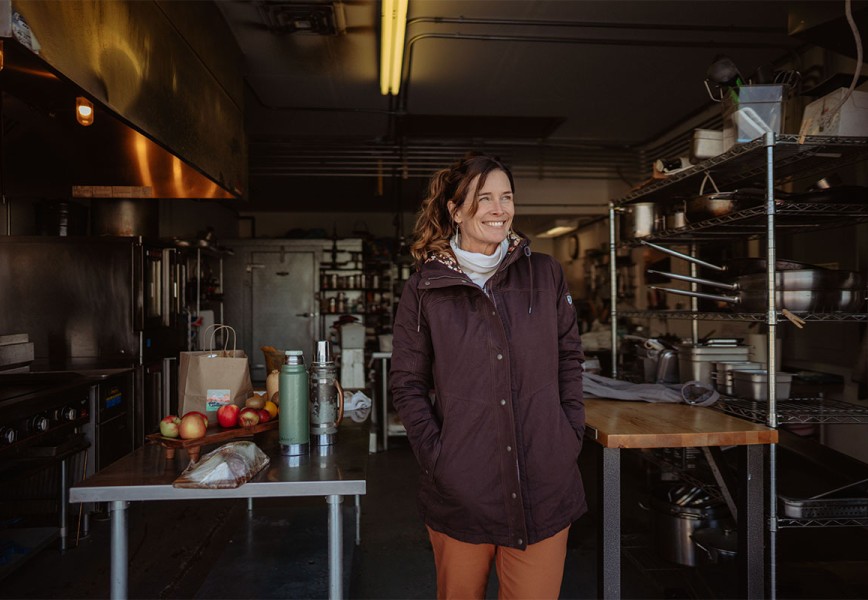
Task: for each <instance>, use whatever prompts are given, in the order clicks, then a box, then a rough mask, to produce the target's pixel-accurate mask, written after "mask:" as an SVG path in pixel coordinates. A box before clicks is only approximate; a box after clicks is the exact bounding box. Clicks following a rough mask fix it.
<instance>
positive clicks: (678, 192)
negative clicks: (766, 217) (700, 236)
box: [615, 135, 868, 206]
mask: <svg viewBox="0 0 868 600" xmlns="http://www.w3.org/2000/svg"><path fill="white" fill-rule="evenodd" d="M774 151H775V159H774V160H775V167H774V171H775V182H776V183H788V182H791V181H797V180H801V179H807V178H809V177H812V176H815V175H817V174H822V173H827V172H828V170H829V165H830V163H833V164H834V166H835V167H836V168H838V167H841V166H844V165H848V164H851V163H854V162H858V161H859V160H862V159H864V158H866V157H868V138H862V137H831V136H806V137H805V138H804V139H801V138H800V136H798V135H779V136H777V137H776V138H775V150H774ZM767 167H768V165H767V164H766V154H765V143H764V141H763V139H762V138H759V139H756V140H754V141H752V142H748V143H747V144H738V145H736V146H734V147H732V148H731V149H729V150H727V151H726V152H724V153H723V154H720V155H718V156H715V157H712V158H709V159H707V160H704V161H702V162H701V163H699V164H697V165H694V166H693V167H690V168H689V169H685V170H683V171H679V172H678V173H675V174H673V175H669V176H668V177H666V178H665V179H660V180H658V181H656V182H654V183H652V184H650V185H647V186H644V187H642V188H640V189H638V190H636V191H634V192H632V193H630V194H627V195H626V196H624V197H623V198H621V199H620V200H618V201H616V202H615V206H622V205H624V204H630V203H633V202H640V201H642V202H647V201H654V200H658V199H669V198H673V197H675V196H696V195H697V194H699V189H700V185H701V183H702V179H703V178H704V177H705V175H706V173H711V174H712V176H713V177H714V181H715V183H716V184H717V186H718V188H720V189H736V188H738V187H759V188H765V187H766V174H767Z"/></svg>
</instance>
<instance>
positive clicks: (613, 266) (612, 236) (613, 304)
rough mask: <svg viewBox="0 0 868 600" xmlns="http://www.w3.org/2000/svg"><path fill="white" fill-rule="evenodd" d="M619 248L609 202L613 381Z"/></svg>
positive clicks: (612, 212) (616, 350)
mask: <svg viewBox="0 0 868 600" xmlns="http://www.w3.org/2000/svg"><path fill="white" fill-rule="evenodd" d="M617 254H618V253H617V247H616V240H615V202H614V201H612V200H609V294H610V296H611V302H610V304H611V308H610V310H609V321H610V322H611V324H612V327H611V330H612V379H617V378H618V331H617V323H618V281H617V279H616V276H617V273H618V266H617V265H616V264H615V263H616V261H617V258H618V256H617Z"/></svg>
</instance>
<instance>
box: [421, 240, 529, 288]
mask: <svg viewBox="0 0 868 600" xmlns="http://www.w3.org/2000/svg"><path fill="white" fill-rule="evenodd" d="M507 239H508V240H509V247H508V248H507V249H506V256H505V257H504V259H503V262H502V263H501V264H500V266H499V267H498V268H497V270H498V272H499V271H502V270H503V269H505V268H506V267H508V266H509V265H511V264H512V263H514V262H515V261H516V260H518V258H519V257H520V256H522V255H523V254H527V253H529V251H530V248H529V247H528V246H530V241H529V240H528V239H527V238H525V237H524V236H523V235H521V234H520V233H516V232H514V231H510V232H509V235H508V236H507ZM419 272H420V274H421V275H422V277H421V279H420V280H419V286H418V287H419V288H420V289H424V288H428V289H430V288H434V287H445V286H448V285H455V284H459V283H460V284H464V283H468V284H470V285H476V284H474V283H473V282H472V281H470V278H469V277H468V276H467V275H466V274H465V273H464V271H463V270H462V269H461V266H460V265H459V264H458V260H457V259H456V258H455V255H454V254H452V252H449V251H445V252H432V253H431V254H429V255H428V258H426V259H425V262H424V263H423V264H422V267H421V268H420V269H419Z"/></svg>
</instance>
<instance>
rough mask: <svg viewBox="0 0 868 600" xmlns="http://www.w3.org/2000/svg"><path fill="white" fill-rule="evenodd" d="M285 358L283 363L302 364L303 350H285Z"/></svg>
mask: <svg viewBox="0 0 868 600" xmlns="http://www.w3.org/2000/svg"><path fill="white" fill-rule="evenodd" d="M284 354H285V355H286V358H285V360H284V364H287V365H303V364H304V352H302V351H301V350H287V351H286V352H284Z"/></svg>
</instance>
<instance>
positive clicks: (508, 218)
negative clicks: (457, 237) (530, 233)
mask: <svg viewBox="0 0 868 600" xmlns="http://www.w3.org/2000/svg"><path fill="white" fill-rule="evenodd" d="M478 183H479V177H478V176H477V177H476V179H475V180H474V181H473V182H472V183H471V185H470V189H469V190H468V192H467V197H466V198H465V199H464V202H463V203H462V204H461V208H459V209H458V210H457V211H455V212H454V213H453V214H454V218H455V222H456V223H458V226H459V228H460V229H461V249H462V250H467V251H468V252H479V253H481V254H493V253H494V251H495V250H497V246H498V245H500V243H501V242H502V241H503V240H504V239H506V236H507V234H508V233H509V228H510V227H511V226H512V218H513V216H515V206H514V204H513V193H512V187H511V186H510V184H509V177H507V176H506V173H504V172H503V171H500V170H496V171H491V172H490V173H488V176H487V177H486V178H485V185H484V186H482V189H480V190H479V192H478V194H477V196H478V198H479V204H478V205H477V209H476V214H473V215H471V214H469V213H470V207H471V206H472V204H473V202H472V200H473V194H474V193H476V186H477V184H478ZM454 209H455V203H454V202H449V210H450V212H452V211H454Z"/></svg>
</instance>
